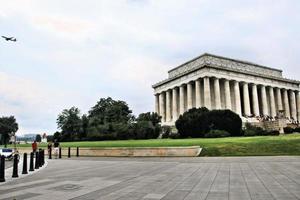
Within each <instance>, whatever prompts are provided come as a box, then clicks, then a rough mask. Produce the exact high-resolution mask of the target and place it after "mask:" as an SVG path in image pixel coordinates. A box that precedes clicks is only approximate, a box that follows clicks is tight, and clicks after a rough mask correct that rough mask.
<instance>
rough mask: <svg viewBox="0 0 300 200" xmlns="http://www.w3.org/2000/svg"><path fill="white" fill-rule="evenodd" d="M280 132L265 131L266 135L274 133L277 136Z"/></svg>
mask: <svg viewBox="0 0 300 200" xmlns="http://www.w3.org/2000/svg"><path fill="white" fill-rule="evenodd" d="M279 134H280V133H279V131H275V130H274V131H267V132H265V133H264V135H273V136H277V135H279Z"/></svg>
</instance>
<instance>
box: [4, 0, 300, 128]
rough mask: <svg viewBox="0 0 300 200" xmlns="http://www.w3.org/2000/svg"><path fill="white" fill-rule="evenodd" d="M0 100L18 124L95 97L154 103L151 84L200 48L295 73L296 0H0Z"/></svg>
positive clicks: (138, 107)
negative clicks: (12, 39)
mask: <svg viewBox="0 0 300 200" xmlns="http://www.w3.org/2000/svg"><path fill="white" fill-rule="evenodd" d="M0 3H1V4H0V5H1V8H0V24H1V31H2V32H3V33H2V32H1V34H11V35H17V36H18V39H19V41H18V43H16V44H13V45H12V44H11V43H4V42H2V41H1V43H0V60H1V62H0V83H1V85H0V97H1V98H0V106H1V108H3V109H2V110H3V114H5V115H10V114H13V115H16V116H17V119H18V120H19V121H20V126H21V127H20V132H34V131H36V132H41V131H44V130H49V132H53V131H54V130H55V129H56V124H55V119H56V116H57V114H58V113H59V112H60V111H61V110H62V109H64V108H69V107H71V106H78V107H79V108H80V109H81V110H82V112H87V111H88V109H89V108H90V107H91V106H93V105H94V104H95V103H96V101H97V100H98V99H99V98H100V97H107V96H112V97H114V98H117V99H122V100H125V101H127V102H128V103H129V106H130V107H131V109H133V111H134V113H135V114H138V113H140V112H146V111H150V110H153V104H154V100H153V90H152V88H151V85H152V84H154V83H156V82H158V81H160V80H162V79H165V78H167V71H168V70H169V69H171V68H173V67H176V66H177V65H179V64H181V63H183V62H185V61H187V60H189V59H191V58H193V57H195V56H198V55H199V54H202V53H204V52H209V53H214V54H219V55H223V56H228V57H232V58H238V59H242V60H248V61H251V62H255V63H259V64H264V65H267V66H270V67H276V68H280V69H283V72H284V75H285V76H286V77H289V78H293V79H300V77H299V74H300V70H299V68H298V64H299V63H300V58H299V56H298V54H299V49H300V44H299V43H297V42H295V41H299V40H300V38H299V37H300V28H299V27H300V24H299V22H300V17H299V13H298V11H299V9H300V3H298V2H297V3H296V2H295V1H292V0H291V1H283V0H282V1H281V0H278V1H276V2H275V3H274V1H271V0H266V1H237V0H231V1H226V2H221V1H208V0H201V1H193V0H179V1H176V3H175V2H174V1H171V0H164V1H156V0H144V1H132V0H121V1H93V0H91V1H86V2H84V3H82V1H79V0H72V1H71V0H69V1H68V0H67V1H59V0H53V1H38V0H14V1H7V0H0Z"/></svg>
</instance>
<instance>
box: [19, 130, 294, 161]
mask: <svg viewBox="0 0 300 200" xmlns="http://www.w3.org/2000/svg"><path fill="white" fill-rule="evenodd" d="M61 145H62V147H77V146H78V147H95V148H101V147H158V146H193V145H198V146H200V147H202V148H203V150H202V152H201V156H263V155H269V156H271V155H272V156H275V155H300V134H299V133H295V134H289V135H283V136H256V137H227V138H211V139H210V138H193V139H151V140H118V141H94V142H63V143H61ZM44 146H45V145H44ZM18 147H30V145H18Z"/></svg>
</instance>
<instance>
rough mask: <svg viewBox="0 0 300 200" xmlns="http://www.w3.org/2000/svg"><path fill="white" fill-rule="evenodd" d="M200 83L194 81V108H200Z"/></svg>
mask: <svg viewBox="0 0 300 200" xmlns="http://www.w3.org/2000/svg"><path fill="white" fill-rule="evenodd" d="M200 88H201V82H200V80H199V79H198V80H196V81H195V96H196V103H195V105H196V108H200V107H201V90H200Z"/></svg>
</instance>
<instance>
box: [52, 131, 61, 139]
mask: <svg viewBox="0 0 300 200" xmlns="http://www.w3.org/2000/svg"><path fill="white" fill-rule="evenodd" d="M60 138H61V133H60V132H58V131H56V132H55V133H54V134H53V141H54V140H56V141H60Z"/></svg>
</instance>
